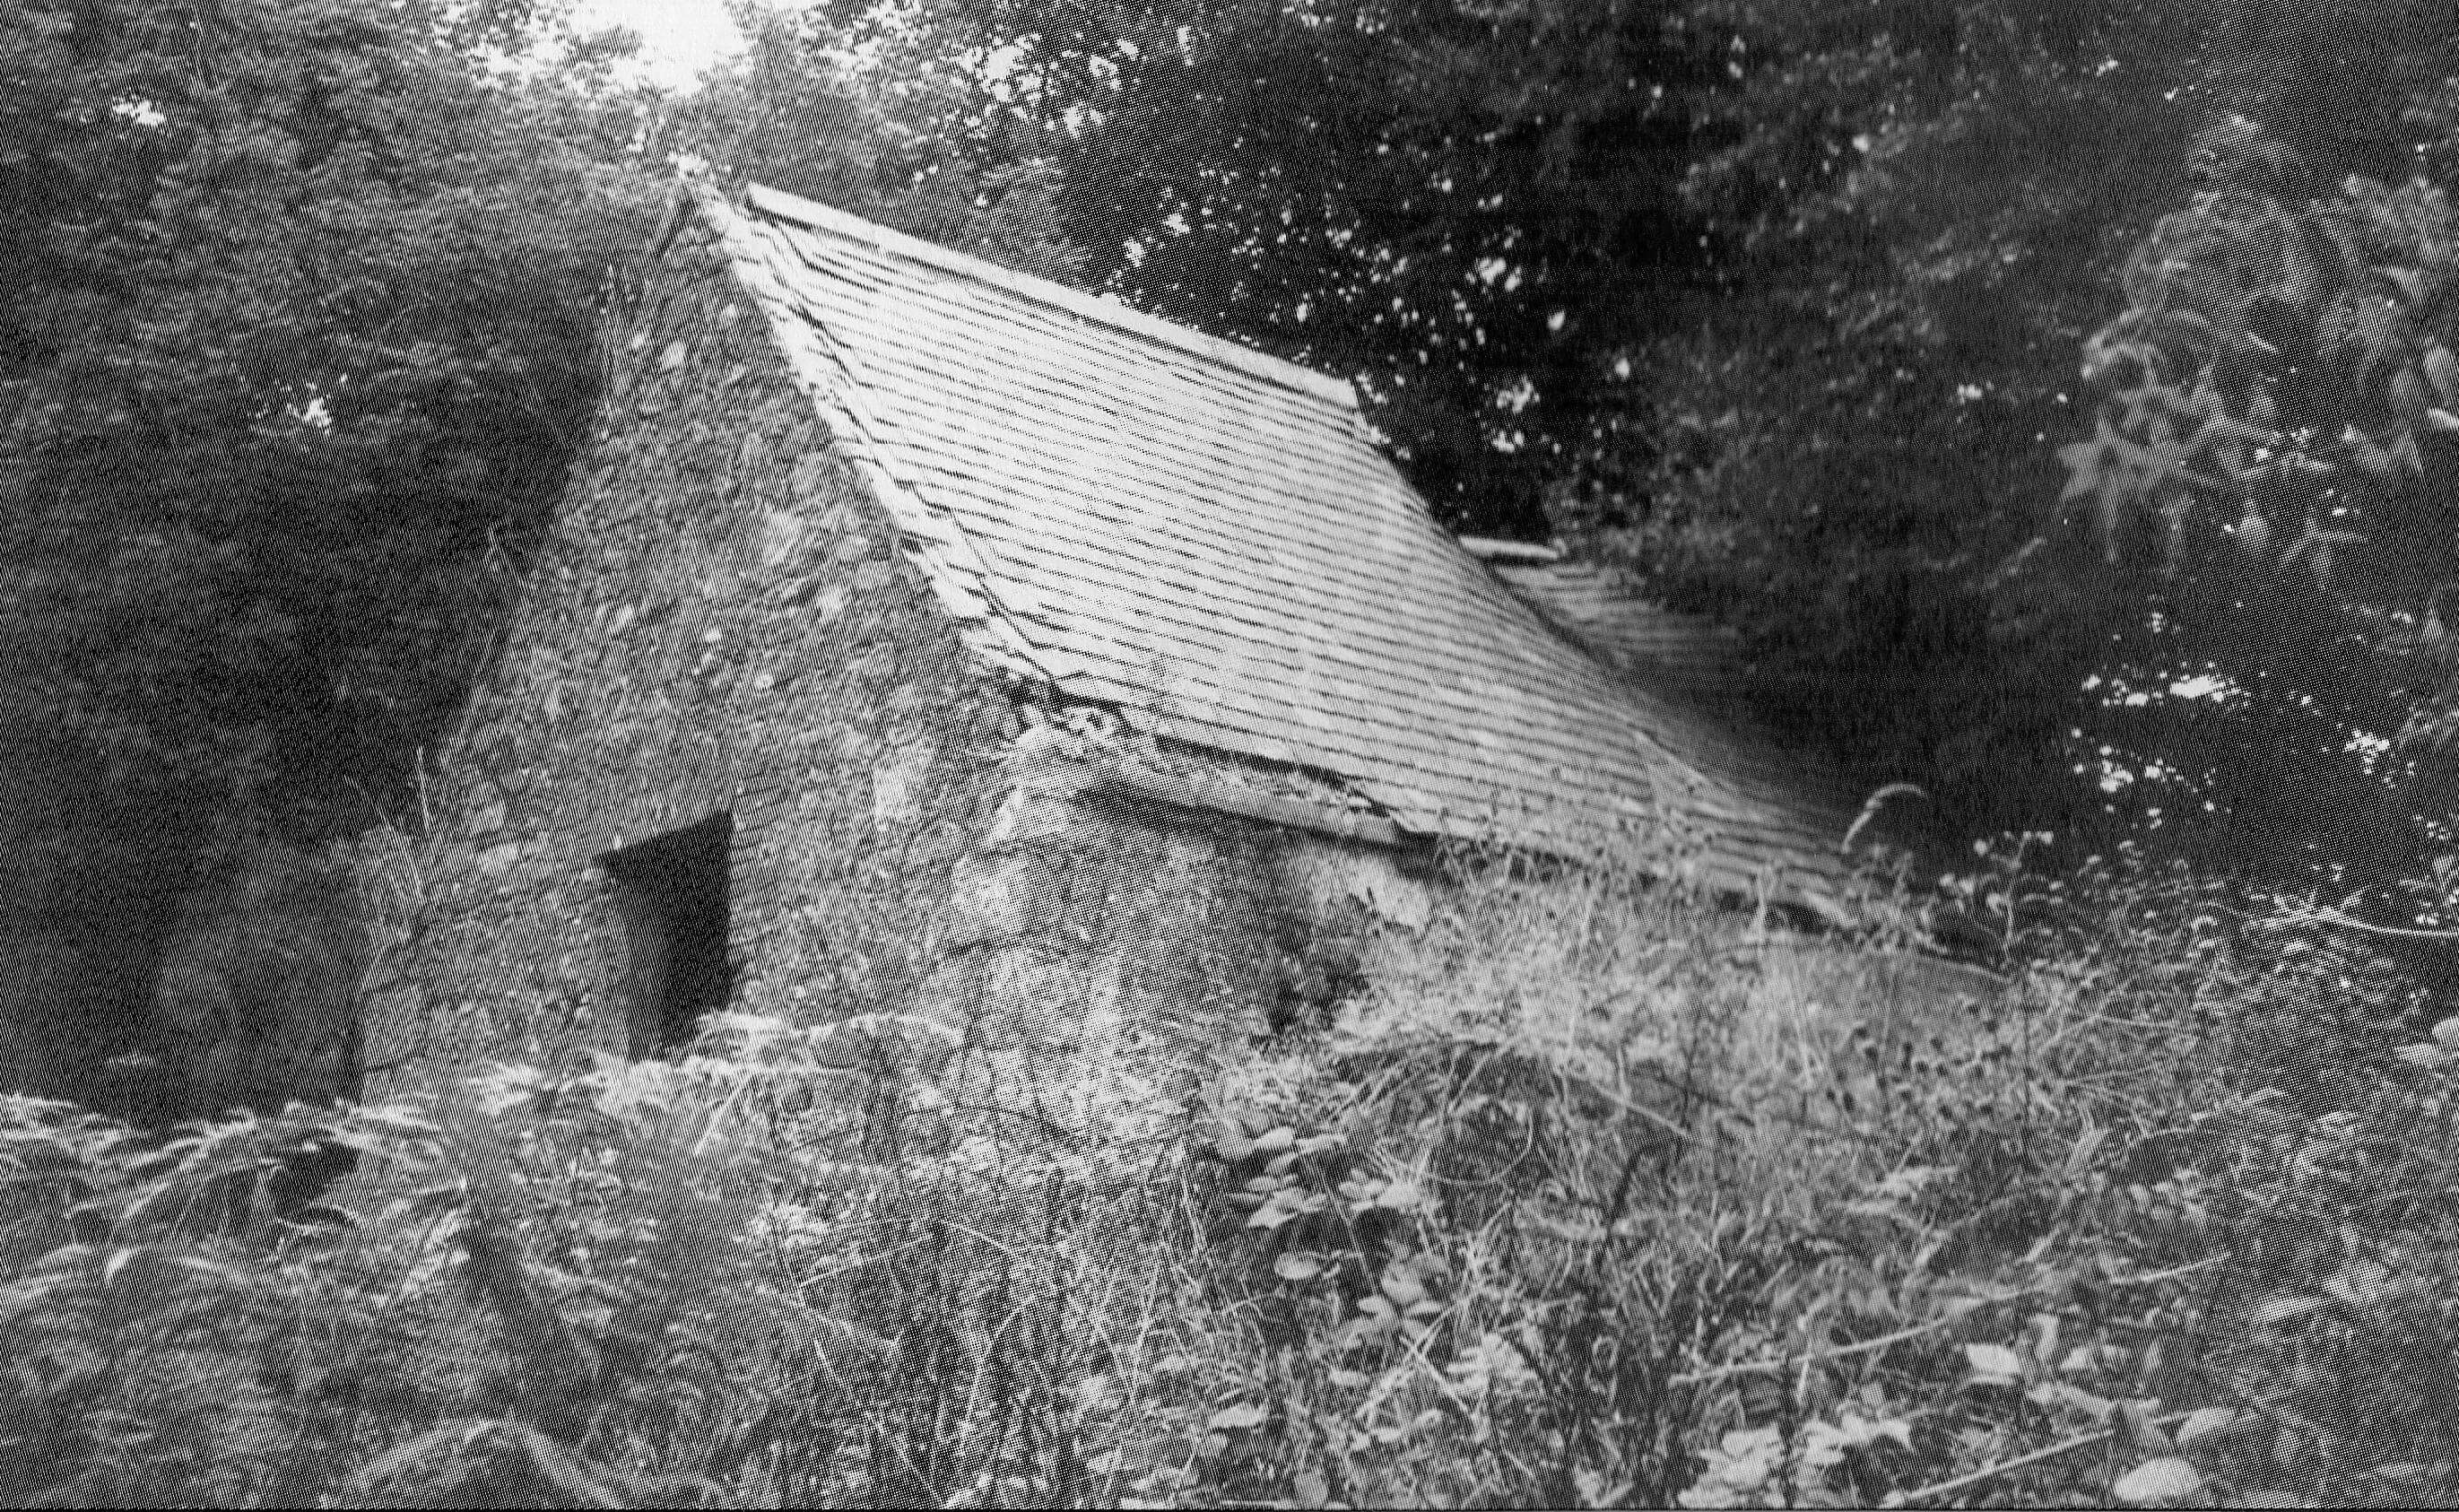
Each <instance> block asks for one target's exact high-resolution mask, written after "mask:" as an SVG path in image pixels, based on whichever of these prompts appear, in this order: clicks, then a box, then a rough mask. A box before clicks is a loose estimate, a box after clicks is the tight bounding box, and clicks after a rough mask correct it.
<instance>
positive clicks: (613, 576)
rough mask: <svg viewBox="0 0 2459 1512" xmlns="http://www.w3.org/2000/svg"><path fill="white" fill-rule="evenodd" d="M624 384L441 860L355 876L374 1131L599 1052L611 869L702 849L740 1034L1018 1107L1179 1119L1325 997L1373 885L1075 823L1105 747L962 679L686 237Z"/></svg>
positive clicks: (440, 790) (626, 353)
mask: <svg viewBox="0 0 2459 1512" xmlns="http://www.w3.org/2000/svg"><path fill="white" fill-rule="evenodd" d="M620 355H621V368H622V371H621V374H620V378H619V380H618V383H617V385H616V387H615V389H614V391H613V393H612V394H611V396H610V401H609V410H608V413H607V417H606V424H605V427H604V432H603V433H602V434H601V436H600V437H599V443H598V445H597V446H596V447H595V449H594V451H593V452H592V454H591V455H590V456H589V458H588V459H587V460H586V461H585V462H584V464H583V465H582V467H581V468H580V469H579V471H578V473H577V474H576V476H575V477H574V479H573V482H572V484H571V487H570V491H569V494H568V495H567V499H566V503H565V507H564V510H563V513H562V515H561V516H560V519H559V523H558V526H557V531H556V533H555V536H554V538H553V540H552V541H551V543H550V544H549V545H548V547H547V549H546V550H545V551H544V552H543V554H542V555H541V557H539V558H538V560H537V561H536V565H535V568H534V571H533V574H532V579H531V583H530V586H529V589H528V593H527V598H526V599H525V602H524V604H523V606H522V608H521V610H520V612H519V613H518V615H517V617H516V619H515V625H514V628H513V631H512V633H511V636H510V638H509V640H508V641H507V643H506V645H505V646H504V647H503V649H502V651H501V653H500V655H499V656H498V657H497V659H496V661H495V662H494V668H493V670H492V672H491V673H490V675H489V677H488V679H487V681H486V683H485V684H484V685H483V686H482V687H481V688H480V689H479V690H478V691H477V692H476V693H475V694H474V695H473V703H472V705H471V707H470V709H469V713H468V717H467V720H466V722H465V727H464V730H463V732H462V733H461V734H460V735H459V736H458V737H457V738H456V739H455V740H454V741H453V742H452V745H451V746H449V747H448V748H447V749H445V750H444V751H442V752H441V753H440V754H439V755H438V757H437V760H436V761H435V763H434V764H433V776H432V780H431V787H430V790H429V793H428V800H427V805H428V816H429V819H430V828H429V832H428V834H427V835H426V836H425V837H423V838H412V837H410V836H408V835H404V834H401V833H399V832H393V833H388V834H379V835H376V836H372V837H370V839H369V840H368V844H367V845H366V846H365V848H364V851H363V859H362V867H361V871H362V877H363V885H364V888H365V890H366V892H367V893H368V897H369V908H368V912H369V914H370V916H371V918H372V919H373V920H374V924H375V934H376V943H377V945H378V947H379V952H380V954H379V956H378V958H377V960H376V962H375V965H374V967H373V969H372V970H371V972H370V974H369V985H368V992H367V994H366V995H365V998H364V1009H363V1011H364V1024H365V1028H364V1036H365V1061H366V1065H367V1070H368V1078H367V1095H368V1096H370V1097H379V1096H386V1095H390V1094H392V1093H394V1092H398V1091H401V1090H405V1089H410V1088H414V1087H420V1086H432V1085H434V1084H436V1083H437V1082H441V1081H443V1080H446V1079H448V1078H451V1077H452V1076H454V1075H455V1074H457V1073H458V1072H460V1071H463V1070H466V1069H468V1068H470V1067H472V1066H473V1065H474V1064H475V1063H477V1062H479V1061H487V1060H495V1059H507V1060H513V1059H517V1060H527V1061H536V1062H543V1063H548V1064H562V1063H569V1062H570V1061H572V1060H574V1059H575V1058H576V1057H578V1056H579V1055H580V1054H582V1053H583V1052H585V1051H587V1050H590V1049H601V1050H609V1051H615V1050H620V1049H622V1048H623V1045H624V1022H625V1013H624V1001H625V998H626V997H627V988H626V980H627V977H626V972H627V957H626V951H625V943H624V932H623V927H622V924H621V921H620V915H619V911H618V909H617V907H616V900H615V896H614V883H613V881H612V879H611V878H610V877H609V875H608V873H607V872H606V870H605V869H604V868H603V867H602V866H601V865H599V857H600V856H602V855H603V854H604V853H606V852H608V851H613V850H615V849H618V848H620V847H625V846H630V845H635V844H637V843H639V842H640V841H642V840H645V839H648V838H650V837H651V836H653V835H656V834H659V833H662V832H665V831H670V830H676V829H680V828H682V827H683V826H687V825H691V824H693V823H696V822H698V821H701V820H703V819H705V818H708V817H709V816H711V815H713V814H716V813H719V812H725V813H730V814H731V816H732V818H733V823H734V831H733V840H732V848H731V857H730V885H729V892H730V903H731V912H732V924H731V932H730V933H731V939H730V948H731V952H732V966H733V974H734V991H733V998H732V1006H734V1007H736V1008H738V1009H741V1010H743V1011H748V1012H755V1013H776V1014H782V1015H785V1016H788V1017H790V1018H793V1019H798V1020H801V1021H805V1022H822V1021H829V1020H832V1019H839V1018H843V1017H847V1016H850V1015H851V1014H855V1013H860V1012H869V1011H883V1010H904V1011H917V1012H923V1013H928V1014H931V1015H933V1016H935V1017H937V1018H940V1019H942V1020H943V1021H947V1022H949V1023H951V1025H952V1026H960V1027H962V1028H963V1029H964V1030H965V1031H966V1032H967V1033H968V1034H970V1035H972V1036H973V1037H974V1042H975V1043H977V1044H978V1045H980V1046H982V1047H984V1048H987V1049H991V1050H994V1051H998V1052H1000V1053H999V1054H998V1056H996V1057H994V1058H993V1061H992V1062H991V1063H996V1064H998V1065H1001V1066H1004V1067H1006V1068H1007V1070H1006V1071H1004V1072H1002V1073H1001V1074H1003V1075H1009V1076H1012V1077H1013V1078H1015V1079H1016V1080H1017V1084H1018V1090H1019V1095H1023V1096H1039V1095H1044V1094H1047V1095H1049V1096H1053V1097H1056V1096H1059V1095H1060V1094H1058V1093H1056V1092H1054V1091H1053V1090H1052V1089H1054V1088H1058V1087H1061V1085H1063V1084H1068V1083H1070V1082H1075V1081H1081V1080H1082V1079H1081V1078H1077V1077H1075V1076H1073V1075H1072V1072H1073V1071H1081V1072H1085V1073H1088V1074H1093V1079H1094V1080H1095V1081H1099V1080H1100V1079H1101V1076H1102V1075H1105V1074H1106V1073H1107V1072H1108V1071H1110V1070H1113V1069H1116V1068H1117V1067H1119V1066H1121V1065H1124V1064H1125V1063H1127V1062H1128V1061H1137V1062H1138V1063H1144V1064H1150V1065H1154V1066H1158V1067H1163V1068H1166V1075H1165V1076H1164V1077H1163V1080H1165V1081H1169V1082H1184V1081H1185V1079H1186V1075H1187V1073H1190V1072H1191V1071H1192V1070H1193V1069H1194V1068H1195V1067H1196V1066H1197V1065H1198V1064H1199V1063H1200V1062H1201V1061H1203V1060H1204V1059H1205V1050H1206V1047H1207V1046H1208V1045H1210V1044H1217V1043H1220V1042H1222V1041H1224V1040H1229V1039H1234V1038H1236V1037H1238V1036H1240V1035H1243V1034H1245V1033H1249V1032H1251V1031H1253V1030H1255V1029H1259V1028H1261V1027H1263V1026H1264V1024H1265V1023H1266V1022H1267V1020H1268V1019H1269V1018H1270V1016H1271V1015H1272V1013H1273V1012H1275V1011H1276V1009H1277V1008H1278V1007H1279V1006H1280V1005H1282V1004H1283V1003H1284V1002H1285V1000H1286V999H1287V998H1288V997H1289V996H1290V994H1291V993H1292V991H1293V990H1297V991H1300V992H1303V991H1305V990H1307V988H1306V979H1307V974H1308V972H1309V971H1311V970H1312V971H1314V973H1315V975H1316V976H1317V977H1321V976H1322V975H1323V972H1322V971H1321V969H1320V967H1321V959H1322V956H1323V952H1322V951H1321V950H1319V949H1316V948H1314V946H1313V945H1311V944H1310V943H1309V941H1310V939H1311V938H1312V937H1313V935H1314V923H1313V920H1314V918H1316V917H1317V916H1318V915H1320V916H1322V917H1331V916H1333V915H1334V914H1342V913H1343V911H1344V910H1345V911H1347V912H1349V913H1355V912H1356V908H1357V907H1358V906H1360V900H1361V899H1364V900H1366V901H1372V900H1373V897H1374V896H1375V887H1374V886H1371V885H1369V884H1367V883H1363V882H1359V881H1358V880H1357V875H1362V874H1364V873H1359V872H1358V868H1359V867H1360V866H1361V865H1362V866H1364V867H1366V868H1367V869H1368V871H1370V872H1372V871H1373V870H1374V869H1375V868H1376V867H1377V866H1381V867H1382V868H1383V869H1384V871H1387V872H1388V871H1389V870H1390V869H1389V865H1388V863H1382V862H1364V863H1360V862H1355V861H1351V862H1341V861H1338V860H1336V859H1335V860H1327V859H1326V857H1327V856H1330V855H1333V854H1335V852H1336V851H1338V849H1339V848H1336V847H1335V848H1329V849H1327V848H1326V847H1324V846H1314V847H1308V846H1297V845H1293V844H1292V843H1290V842H1289V840H1288V836H1287V834H1286V832H1285V831H1281V830H1273V829H1271V828H1270V827H1266V826H1262V825H1257V824H1252V823H1249V822H1246V821H1241V820H1230V819H1222V818H1207V817H1204V816H1201V815H1197V814H1193V813H1190V812H1188V811H1187V810H1185V809H1166V808H1160V807H1154V808H1143V807H1139V806H1137V805H1134V804H1119V803H1100V802H1090V801H1087V800H1086V799H1085V798H1084V797H1083V796H1082V789H1083V783H1082V774H1083V772H1084V771H1085V770H1086V769H1087V767H1086V762H1087V760H1088V759H1091V758H1096V757H1102V756H1103V755H1104V754H1105V753H1106V752H1108V750H1109V746H1108V745H1107V744H1106V743H1107V742H1109V741H1110V740H1111V739H1112V738H1113V737H1114V736H1115V735H1116V733H1117V732H1116V727H1115V724H1114V722H1113V723H1111V724H1108V725H1103V722H1102V721H1101V719H1100V717H1099V715H1098V711H1076V712H1075V713H1074V714H1072V715H1071V713H1070V712H1069V711H1065V710H1053V709H1044V708H1042V707H1040V705H1039V704H1037V703H1036V700H1035V695H1034V690H1032V689H1029V688H1018V687H1003V686H1000V685H998V684H997V683H994V682H992V681H991V680H990V679H989V678H988V677H987V675H986V674H985V673H983V672H982V671H981V670H980V669H979V668H978V667H977V665H976V664H975V663H973V662H970V661H969V659H968V658H967V656H966V654H965V653H964V652H963V650H962V649H961V648H960V646H959V645H958V643H957V641H956V637H955V634H954V632H953V631H952V630H951V628H950V627H949V626H948V624H947V623H946V621H945V620H944V619H943V618H942V617H941V615H940V612H939V610H938V608H937V606H936V604H935V601H934V600H933V599H932V598H931V595H930V594H929V592H928V590H927V588H926V587H925V585H924V584H923V583H922V581H921V580H920V578H918V576H917V574H916V573H915V571H914V569H913V568H912V567H911V566H910V565H909V564H908V563H907V562H906V561H905V560H904V558H903V557H902V556H901V555H900V554H899V552H898V550H897V548H896V543H895V540H894V538H893V530H892V528H891V526H890V524H889V521H888V519H887V517H886V516H885V515H884V514H883V513H882V512H881V511H880V510H879V509H878V507H877V506H876V505H875V504H874V503H873V502H872V500H871V499H870V498H869V497H868V495H867V494H865V493H864V491H863V489H862V488H861V486H860V484H859V483H858V481H857V480H856V478H855V476H854V474H853V473H852V471H851V469H850V468H849V467H848V466H847V465H846V463H845V461H844V460H843V458H842V457H841V456H840V455H839V454H838V453H837V452H835V451H834V450H833V448H832V446H831V443H830V438H829V437H828V436H827V435H826V434H825V432H824V431H823V430H822V428H821V426H820V423H819V422H818V420H817V419H816V418H815V416H814V414H813V412H812V410H811V407H810V406H809V404H808V402H807V401H806V400H805V399H804V398H803V397H802V396H801V395H800V394H799V393H797V392H796V391H795V390H794V389H793V387H792V384H791V382H790V380H789V378H788V375H787V372H786V370H785V368H784V366H783V363H782V362H781V361H780V359H779V358H778V357H777V356H776V354H775V353H774V351H773V350H772V349H771V347H769V345H768V338H767V330H766V328H765V326H763V324H762V323H761V321H760V320H759V319H758V318H757V316H756V315H754V314H753V312H752V306H751V304H750V302H749V300H748V299H747V298H746V297H744V296H743V295H742V293H741V291H740V290H739V289H737V288H736V287H735V286H734V284H733V283H732V281H731V279H730V276H729V275H728V274H727V273H726V272H725V269H724V268H723V266H722V265H721V264H720V263H718V262H717V261H716V259H715V257H714V256H713V254H712V253H711V251H710V249H709V247H708V246H707V245H706V243H705V241H704V238H703V237H702V236H701V235H700V234H699V233H698V232H697V231H696V230H691V229H687V230H686V231H685V233H684V234H683V237H682V238H680V239H679V240H678V242H677V243H676V245H675V246H674V247H673V248H672V249H671V250H670V251H669V252H668V254H667V255H666V257H665V259H664V261H663V263H662V265H661V267H660V268H659V269H658V271H657V276H656V277H655V279H654V280H653V282H652V287H651V293H650V294H649V296H648V297H647V299H646V300H645V301H644V303H643V305H642V306H641V310H640V312H639V315H638V317H637V321H636V324H635V326H633V328H632V330H631V331H630V332H629V333H628V336H627V337H625V338H624V339H623V340H622V341H621V342H620ZM1088 719H1089V720H1090V721H1091V724H1090V725H1087V724H1086V721H1087V720H1088ZM1094 726H1100V727H1098V728H1096V727H1094ZM1088 730H1089V731H1090V734H1089V736H1088V734H1087V731H1088ZM1088 740H1089V744H1088ZM1309 857H1313V860H1308V859H1307V858H1309ZM1344 867H1346V868H1347V872H1344V871H1343V868H1344ZM1350 873H1356V875H1352V874H1350ZM1377 874H1378V875H1379V874H1381V873H1379V872H1378V873H1377ZM1394 875H1395V876H1397V873H1394ZM1344 876H1346V878H1347V880H1343V877H1344ZM1327 878H1329V880H1327ZM1399 886H1400V884H1399V883H1398V882H1395V881H1387V882H1386V883H1384V884H1382V887H1383V891H1384V892H1385V893H1392V891H1393V889H1394V888H1396V887H1399ZM1317 905H1320V907H1317ZM1309 962H1314V965H1313V966H1310V965H1309V964H1308V963H1309ZM1335 975H1336V973H1335ZM1293 983H1294V984H1295V986H1294V989H1293ZM1071 1068H1072V1071H1071ZM1080 1095H1081V1093H1078V1092H1070V1093H1067V1094H1065V1096H1066V1097H1078V1096H1080ZM1051 1111H1052V1112H1053V1113H1057V1112H1059V1111H1060V1110H1059V1109H1058V1108H1056V1107H1055V1106H1054V1107H1053V1108H1052V1109H1051Z"/></svg>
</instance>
